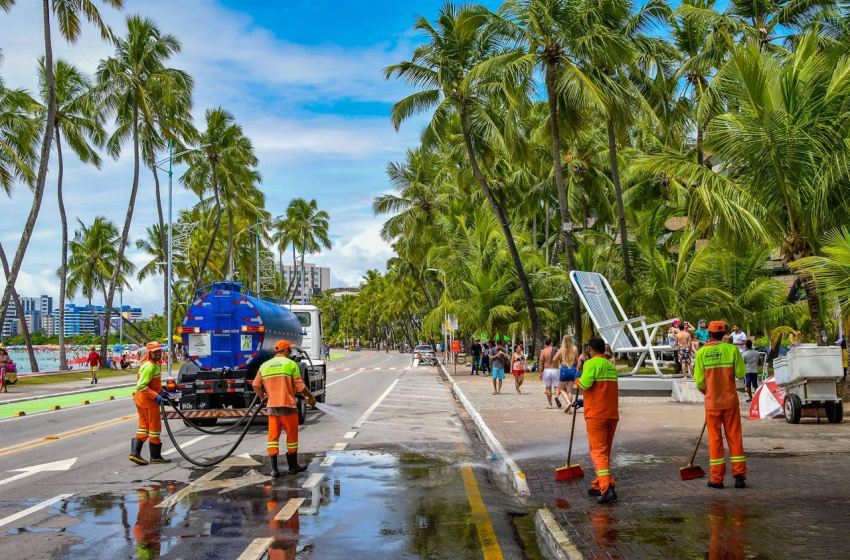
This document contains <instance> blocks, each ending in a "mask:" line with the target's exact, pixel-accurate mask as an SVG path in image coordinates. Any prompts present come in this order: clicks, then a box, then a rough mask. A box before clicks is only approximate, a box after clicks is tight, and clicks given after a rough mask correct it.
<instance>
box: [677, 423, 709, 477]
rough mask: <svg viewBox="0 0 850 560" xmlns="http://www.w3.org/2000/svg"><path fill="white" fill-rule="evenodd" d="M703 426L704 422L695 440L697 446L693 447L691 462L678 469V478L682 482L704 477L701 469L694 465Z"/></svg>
mask: <svg viewBox="0 0 850 560" xmlns="http://www.w3.org/2000/svg"><path fill="white" fill-rule="evenodd" d="M705 426H706V422H703V423H702V431H701V432H700V433H699V439H698V440H697V444H696V446H695V447H694V454H693V455H691V460H690V461H689V462H688V465H687V466H685V467H681V468H680V469H679V476H681V477H682V480H693V479H695V478H702V477H704V476H705V471H704V470H702V467H700V466H699V465H694V459H696V458H697V450H698V449H699V444H700V442H701V441H702V436H703V435H704V434H705Z"/></svg>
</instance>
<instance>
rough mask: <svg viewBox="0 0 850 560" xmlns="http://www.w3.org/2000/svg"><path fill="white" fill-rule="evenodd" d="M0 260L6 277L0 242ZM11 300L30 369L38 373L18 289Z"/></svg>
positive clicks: (5, 266) (7, 270)
mask: <svg viewBox="0 0 850 560" xmlns="http://www.w3.org/2000/svg"><path fill="white" fill-rule="evenodd" d="M0 261H2V263H3V274H4V275H5V276H6V278H8V277H9V261H8V260H6V251H4V250H3V245H2V244H0ZM12 301H14V303H15V309H16V310H17V313H18V318H19V319H18V324H19V325H20V326H21V334H23V335H24V345H26V347H27V355H28V356H29V359H30V371H32V372H33V373H38V362H37V361H36V359H35V352H34V351H33V349H32V338H30V328H29V326H27V316H26V313H24V306H23V305H21V298H19V297H18V291H17V290H15V289H12Z"/></svg>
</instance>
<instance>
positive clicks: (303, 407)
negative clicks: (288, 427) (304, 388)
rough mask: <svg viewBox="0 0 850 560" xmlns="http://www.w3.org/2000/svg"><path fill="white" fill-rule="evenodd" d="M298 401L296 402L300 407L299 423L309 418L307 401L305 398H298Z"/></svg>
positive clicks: (298, 407) (297, 406)
mask: <svg viewBox="0 0 850 560" xmlns="http://www.w3.org/2000/svg"><path fill="white" fill-rule="evenodd" d="M296 400H297V401H298V402H297V403H296V405H295V406H296V408H297V409H298V425H299V426H300V425H301V424H303V423H304V420H306V418H307V401H306V400H304V399H296Z"/></svg>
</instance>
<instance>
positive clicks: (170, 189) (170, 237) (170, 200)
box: [122, 138, 209, 377]
mask: <svg viewBox="0 0 850 560" xmlns="http://www.w3.org/2000/svg"><path fill="white" fill-rule="evenodd" d="M208 146H209V145H208V144H205V145H203V146H198V147H197V148H190V149H188V150H183V151H182V152H179V153H176V154H175V153H174V139H173V138H169V139H168V157H167V158H165V159H163V160H161V161H159V162H157V163H155V164H154V165H155V166H156V167H157V168H158V169H161V170H162V171H165V172H166V173H168V258H167V262H166V265H165V276H166V278H167V279H168V289H167V290H166V307H167V312H166V320H165V322H166V330H167V331H168V333H167V336H168V341H167V342H168V376H169V377H171V355H172V345H173V343H174V340H173V338H172V336H173V335H172V334H171V333H172V331H171V278H172V276H171V263H172V257H173V252H174V251H173V247H172V243H173V239H174V234H173V229H174V224H173V218H172V209H173V207H174V205H173V199H174V196H173V195H174V189H173V186H174V158H176V157H180V156H184V155H186V154H190V153H192V152H197V151H198V150H202V149H204V148H206V147H208ZM166 163H167V164H168V168H165V167H164V165H165V164H166ZM122 322H123V321H122Z"/></svg>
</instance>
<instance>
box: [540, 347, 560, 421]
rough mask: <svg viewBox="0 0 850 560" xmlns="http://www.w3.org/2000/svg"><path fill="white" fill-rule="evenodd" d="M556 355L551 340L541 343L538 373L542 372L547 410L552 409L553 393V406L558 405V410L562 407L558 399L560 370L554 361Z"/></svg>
mask: <svg viewBox="0 0 850 560" xmlns="http://www.w3.org/2000/svg"><path fill="white" fill-rule="evenodd" d="M557 353H558V349H557V348H555V347H554V346H552V339H551V338H548V337H547V338H546V339H545V340H544V341H543V349H542V350H541V351H540V356H539V357H538V358H537V363H538V364H539V367H540V371H541V372H543V373H542V374H541V377H542V378H543V391H544V392H545V393H546V400H547V401H549V406H548V407H547V408H552V393H553V392H554V394H555V395H554V396H555V404H556V405H558V408H561V406H563V405H561V400H560V399H559V398H558V397H559V396H560V395H561V387H560V373H561V368H560V366H559V364H558V362H557V361H555V354H557Z"/></svg>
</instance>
